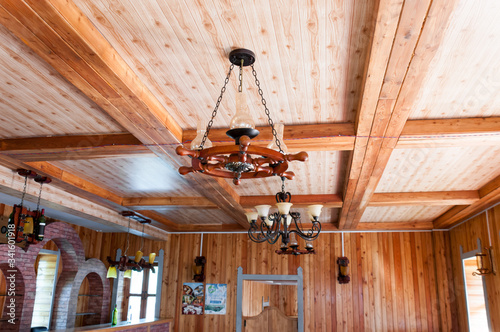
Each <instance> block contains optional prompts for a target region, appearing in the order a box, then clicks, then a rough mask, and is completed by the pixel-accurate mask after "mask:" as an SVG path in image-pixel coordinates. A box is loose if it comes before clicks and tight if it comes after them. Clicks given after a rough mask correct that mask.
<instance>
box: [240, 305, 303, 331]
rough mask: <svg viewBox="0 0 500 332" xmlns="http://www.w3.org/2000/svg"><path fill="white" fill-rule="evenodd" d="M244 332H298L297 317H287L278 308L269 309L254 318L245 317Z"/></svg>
mask: <svg viewBox="0 0 500 332" xmlns="http://www.w3.org/2000/svg"><path fill="white" fill-rule="evenodd" d="M242 331H243V332H297V331H298V319H297V317H288V316H285V314H283V313H282V312H281V311H280V310H279V309H278V308H276V307H267V308H265V309H264V310H263V311H262V312H261V313H260V314H258V315H257V316H253V317H243V328H242Z"/></svg>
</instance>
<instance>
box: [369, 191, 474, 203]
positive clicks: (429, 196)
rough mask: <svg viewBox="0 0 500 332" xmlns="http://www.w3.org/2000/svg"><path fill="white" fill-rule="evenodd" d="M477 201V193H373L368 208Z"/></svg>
mask: <svg viewBox="0 0 500 332" xmlns="http://www.w3.org/2000/svg"><path fill="white" fill-rule="evenodd" d="M478 200H479V192H478V191H476V190H471V191H437V192H402V193H375V194H373V196H372V199H371V200H370V202H369V203H368V206H372V207H374V206H399V205H424V206H440V205H467V204H473V203H475V202H476V201H478Z"/></svg>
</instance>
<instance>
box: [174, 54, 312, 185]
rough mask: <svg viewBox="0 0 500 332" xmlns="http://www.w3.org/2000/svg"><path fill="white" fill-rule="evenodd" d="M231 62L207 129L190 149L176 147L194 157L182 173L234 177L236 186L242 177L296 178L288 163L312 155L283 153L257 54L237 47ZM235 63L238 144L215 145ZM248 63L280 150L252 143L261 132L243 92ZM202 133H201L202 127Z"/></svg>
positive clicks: (232, 133)
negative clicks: (212, 135) (215, 132)
mask: <svg viewBox="0 0 500 332" xmlns="http://www.w3.org/2000/svg"><path fill="white" fill-rule="evenodd" d="M229 61H230V62H231V65H230V66H229V72H228V73H227V76H226V79H225V81H224V85H223V87H222V89H221V92H220V95H219V98H218V99H217V102H216V104H215V108H214V110H213V112H212V118H211V119H210V121H209V122H208V124H207V126H206V130H205V131H204V133H203V134H202V135H198V136H197V137H196V138H195V139H194V140H193V141H192V142H191V146H190V147H191V149H186V148H184V147H182V146H179V147H177V149H176V152H177V154H178V155H181V156H189V157H191V167H186V166H183V167H180V168H179V173H180V174H182V175H186V174H189V173H201V174H205V175H210V176H215V177H222V178H232V179H233V182H234V184H236V185H238V184H240V183H241V179H254V178H264V177H269V176H280V177H282V178H286V179H290V180H291V179H293V177H294V176H295V174H294V173H293V172H291V171H288V163H289V162H290V161H294V160H297V161H302V162H304V161H306V160H307V159H308V155H307V153H306V152H299V153H297V154H285V153H284V152H283V149H282V146H281V144H282V143H281V142H280V140H279V138H278V136H277V131H276V128H275V124H274V122H273V120H272V119H271V116H270V112H269V109H268V107H267V103H266V100H265V99H264V96H263V93H262V89H261V87H260V82H259V80H258V79H257V72H256V71H255V68H254V65H253V64H254V62H255V55H254V53H253V52H252V51H250V50H247V49H236V50H233V51H232V52H231V53H230V54H229ZM234 66H238V67H239V76H238V80H239V85H238V92H237V95H236V114H235V116H234V117H233V118H232V120H231V124H230V129H229V130H228V131H227V132H226V134H227V135H228V136H229V137H230V138H232V139H234V141H235V144H234V145H221V146H215V147H212V144H211V142H210V140H209V139H208V134H209V132H210V129H211V128H212V125H213V122H214V119H215V116H216V115H217V111H218V109H219V106H220V103H221V101H222V97H223V95H224V92H225V91H226V86H227V84H228V82H229V78H230V76H231V72H232V71H233V69H234ZM247 66H250V67H251V68H252V74H253V76H254V78H255V84H256V86H257V91H258V93H259V95H260V97H261V101H262V105H263V106H264V111H265V113H266V115H267V119H268V123H269V126H270V127H271V131H272V134H273V139H274V141H275V142H276V144H275V146H276V149H270V148H265V147H259V146H253V145H251V144H250V143H251V139H253V138H255V137H256V136H257V135H258V134H259V131H258V130H257V129H255V122H254V121H253V119H252V117H251V115H250V112H249V110H248V106H247V104H246V95H245V93H244V92H243V68H244V67H247ZM198 132H199V133H200V130H199V131H198ZM201 132H203V131H201Z"/></svg>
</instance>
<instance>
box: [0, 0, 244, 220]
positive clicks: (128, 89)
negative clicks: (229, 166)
mask: <svg viewBox="0 0 500 332" xmlns="http://www.w3.org/2000/svg"><path fill="white" fill-rule="evenodd" d="M0 23H1V24H3V25H4V26H5V27H7V29H9V30H10V31H11V32H12V33H13V34H14V35H16V36H17V37H18V38H20V39H21V40H22V41H23V42H24V43H25V44H26V45H28V46H29V47H30V48H31V49H33V51H34V52H35V53H36V54H38V55H39V56H40V57H41V58H42V59H44V60H45V61H47V62H48V63H49V64H50V65H51V66H52V67H54V68H55V69H56V70H57V71H58V72H59V73H60V74H61V75H62V76H63V77H65V78H66V79H67V80H68V81H69V82H71V83H72V84H73V85H75V86H76V87H77V88H79V89H80V90H81V91H82V92H83V93H84V94H86V95H87V96H88V97H89V98H90V99H92V100H93V101H94V102H95V103H96V104H97V105H99V106H100V107H101V108H102V109H103V110H104V111H105V112H106V113H108V114H109V115H110V116H111V117H112V118H113V119H115V120H116V121H117V122H118V123H119V124H120V125H122V126H123V127H124V128H126V129H127V130H128V131H129V132H130V133H131V134H132V135H134V136H135V137H136V138H137V139H139V140H140V141H141V142H142V143H143V144H145V145H147V146H148V147H149V148H150V150H151V151H153V152H154V153H155V154H156V155H157V156H158V157H160V158H161V159H162V160H163V161H165V162H166V163H167V164H168V165H169V166H170V167H172V168H174V169H175V168H178V167H179V166H184V165H185V163H186V161H185V160H184V159H183V158H181V157H179V156H178V155H177V154H176V153H175V147H176V146H177V145H179V144H180V142H181V141H182V129H181V128H180V126H179V125H178V124H177V123H176V122H175V120H174V119H173V118H172V116H171V115H170V114H169V112H168V111H167V110H166V109H165V108H164V107H163V106H162V104H161V103H160V102H159V101H158V99H157V98H156V97H155V96H154V95H153V94H152V93H151V91H149V90H148V88H147V87H146V86H145V85H144V84H143V83H142V82H141V81H140V80H139V78H138V77H137V76H136V75H135V73H134V72H133V70H132V69H131V68H130V67H129V66H128V65H127V64H126V62H125V61H124V60H123V59H122V58H121V57H120V56H119V54H118V53H117V52H116V50H115V49H114V48H113V47H112V46H111V45H110V44H109V42H108V41H107V40H106V38H105V37H104V36H102V35H101V34H100V32H99V31H98V30H97V29H96V27H95V26H94V25H93V24H92V23H91V22H90V20H89V19H88V18H87V17H86V16H85V15H84V14H83V13H82V12H81V11H80V9H79V8H78V7H77V6H76V5H75V4H74V3H73V2H71V1H67V0H24V1H18V0H0ZM163 98H164V99H165V104H167V105H170V106H169V107H174V106H172V105H174V104H173V103H172V102H171V101H170V100H168V98H167V97H165V96H164V97H163ZM195 176H196V177H192V176H187V177H186V178H185V180H186V181H187V182H188V184H189V185H191V186H192V187H193V188H197V189H198V190H200V193H201V194H202V195H204V196H206V197H207V198H209V199H211V200H212V201H213V202H214V203H215V204H217V205H218V206H219V207H220V208H221V210H223V211H224V212H226V214H228V215H229V216H231V217H232V218H233V219H234V220H235V221H237V222H238V223H240V225H242V226H243V227H248V223H247V222H246V218H245V215H244V210H243V208H241V206H239V204H238V203H237V202H238V200H239V197H236V196H235V195H236V193H235V192H234V190H232V188H229V189H228V187H227V186H225V183H226V182H225V181H223V182H221V181H219V180H220V179H212V178H208V177H203V178H202V177H200V176H199V175H195ZM235 197H236V198H237V199H235Z"/></svg>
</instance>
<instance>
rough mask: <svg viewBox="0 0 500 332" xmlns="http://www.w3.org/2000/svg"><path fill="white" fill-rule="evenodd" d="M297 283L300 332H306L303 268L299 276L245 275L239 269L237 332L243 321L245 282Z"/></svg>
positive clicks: (298, 272)
mask: <svg viewBox="0 0 500 332" xmlns="http://www.w3.org/2000/svg"><path fill="white" fill-rule="evenodd" d="M244 280H254V281H269V280H272V281H296V282H297V309H298V312H297V315H298V322H297V323H298V327H297V328H298V331H299V332H304V282H303V275H302V268H301V267H298V268H297V274H295V275H284V274H243V268H242V267H241V266H240V267H238V281H237V284H236V293H237V294H236V332H241V325H242V321H243V317H242V316H243V314H242V304H243V281H244Z"/></svg>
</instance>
